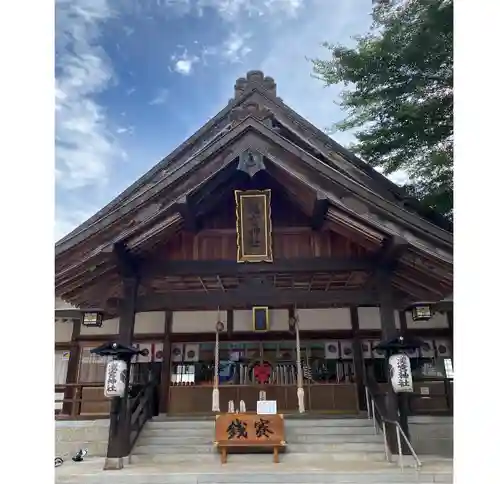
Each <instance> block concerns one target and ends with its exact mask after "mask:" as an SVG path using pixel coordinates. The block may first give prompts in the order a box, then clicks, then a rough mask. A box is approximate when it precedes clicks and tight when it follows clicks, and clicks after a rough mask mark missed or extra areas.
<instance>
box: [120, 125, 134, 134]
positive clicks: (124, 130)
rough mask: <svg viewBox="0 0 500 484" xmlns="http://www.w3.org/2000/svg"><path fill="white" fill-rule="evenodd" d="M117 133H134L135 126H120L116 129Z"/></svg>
mask: <svg viewBox="0 0 500 484" xmlns="http://www.w3.org/2000/svg"><path fill="white" fill-rule="evenodd" d="M116 132H117V134H133V132H134V127H133V126H127V127H123V126H121V127H119V128H117V129H116Z"/></svg>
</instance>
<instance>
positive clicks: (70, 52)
mask: <svg viewBox="0 0 500 484" xmlns="http://www.w3.org/2000/svg"><path fill="white" fill-rule="evenodd" d="M371 7H372V0H56V99H55V107H56V214H55V218H56V222H55V237H56V239H59V238H60V237H62V236H63V235H65V234H66V233H67V232H69V231H70V230H72V229H73V228H75V227H76V226H77V225H78V224H79V223H81V222H83V221H84V220H85V219H87V218H88V217H89V216H91V215H92V214H93V213H95V212H96V211H97V210H98V209H100V208H102V206H104V205H105V204H106V203H107V202H109V201H110V200H111V199H113V198H114V197H115V196H116V195H118V194H119V193H120V192H121V191H122V190H124V189H125V188H126V187H127V186H129V185H130V184H131V183H132V182H134V181H135V180H136V179H137V178H138V177H140V176H141V175H142V174H144V173H145V172H146V171H147V170H148V169H150V168H151V167H152V166H153V165H155V164H156V163H157V162H158V161H160V159H161V158H163V157H164V156H166V155H167V154H168V153H169V152H170V151H172V150H173V149H174V148H175V147H176V146H177V145H179V144H180V143H181V142H182V141H183V140H184V139H186V138H187V137H189V136H190V135H191V134H192V133H193V132H194V131H196V130H197V129H198V128H199V127H201V126H202V125H203V124H204V123H205V122H206V121H208V120H209V119H210V118H211V117H212V116H214V115H215V114H216V113H217V112H218V111H220V110H221V109H222V108H223V107H224V106H225V105H226V104H227V102H228V100H229V98H230V97H231V96H232V94H233V85H234V81H235V80H236V79H237V78H238V77H241V76H244V75H245V73H246V72H247V71H248V70H251V69H260V70H262V71H264V74H265V75H269V76H272V77H273V78H274V79H275V81H276V83H277V86H278V95H279V96H280V97H282V98H283V100H284V101H285V102H286V103H287V104H289V105H290V106H291V107H292V108H294V109H295V110H296V111H297V112H299V113H300V114H301V115H302V116H304V117H305V118H307V119H308V120H310V121H311V122H313V123H314V124H315V125H316V126H318V127H319V128H321V129H326V128H329V127H330V126H331V125H332V123H334V122H336V121H339V120H340V119H341V118H342V117H343V113H342V112H341V111H340V109H339V108H338V106H336V105H335V103H334V101H335V100H337V99H338V94H339V92H340V90H341V86H339V87H328V88H325V87H324V86H323V85H322V83H321V82H320V81H318V80H316V79H314V78H312V76H311V72H312V69H311V64H310V62H308V61H307V59H306V56H307V57H316V56H318V57H326V56H327V51H326V50H325V49H324V48H323V47H321V42H323V41H328V42H334V43H336V42H338V43H347V42H349V40H350V38H351V37H352V36H353V35H356V34H362V33H364V32H366V31H367V30H368V28H369V25H370V22H371V18H370V12H371ZM333 137H334V138H335V139H336V140H337V141H338V142H339V143H341V144H344V145H347V144H349V142H350V141H351V140H352V138H351V136H350V135H349V134H347V133H337V134H335V135H333Z"/></svg>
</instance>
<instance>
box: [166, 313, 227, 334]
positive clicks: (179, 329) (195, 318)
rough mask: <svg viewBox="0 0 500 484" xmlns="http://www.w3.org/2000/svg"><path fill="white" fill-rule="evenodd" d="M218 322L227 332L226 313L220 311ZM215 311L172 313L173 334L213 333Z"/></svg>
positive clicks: (215, 321)
mask: <svg viewBox="0 0 500 484" xmlns="http://www.w3.org/2000/svg"><path fill="white" fill-rule="evenodd" d="M219 317H220V320H221V321H222V322H223V323H224V331H227V312H226V311H220V315H219ZM216 323H217V311H174V313H173V315H172V332H173V333H211V332H214V333H215V325H216Z"/></svg>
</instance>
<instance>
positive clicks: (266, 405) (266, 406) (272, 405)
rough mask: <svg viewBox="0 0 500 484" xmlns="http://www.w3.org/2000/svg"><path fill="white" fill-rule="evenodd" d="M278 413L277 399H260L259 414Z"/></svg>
mask: <svg viewBox="0 0 500 484" xmlns="http://www.w3.org/2000/svg"><path fill="white" fill-rule="evenodd" d="M277 413H278V410H277V405H276V400H259V401H258V402H257V415H276V414H277Z"/></svg>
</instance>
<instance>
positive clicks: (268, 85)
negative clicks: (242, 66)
mask: <svg viewBox="0 0 500 484" xmlns="http://www.w3.org/2000/svg"><path fill="white" fill-rule="evenodd" d="M252 87H260V88H261V89H262V90H264V91H266V92H267V93H269V94H271V95H272V96H276V82H274V79H273V78H272V77H269V76H264V73H263V72H262V71H248V72H247V76H246V78H245V77H240V78H238V79H236V83H235V84H234V99H235V100H237V99H239V98H240V97H241V96H242V95H243V94H244V93H245V92H246V91H247V90H248V89H251V88H252Z"/></svg>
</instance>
